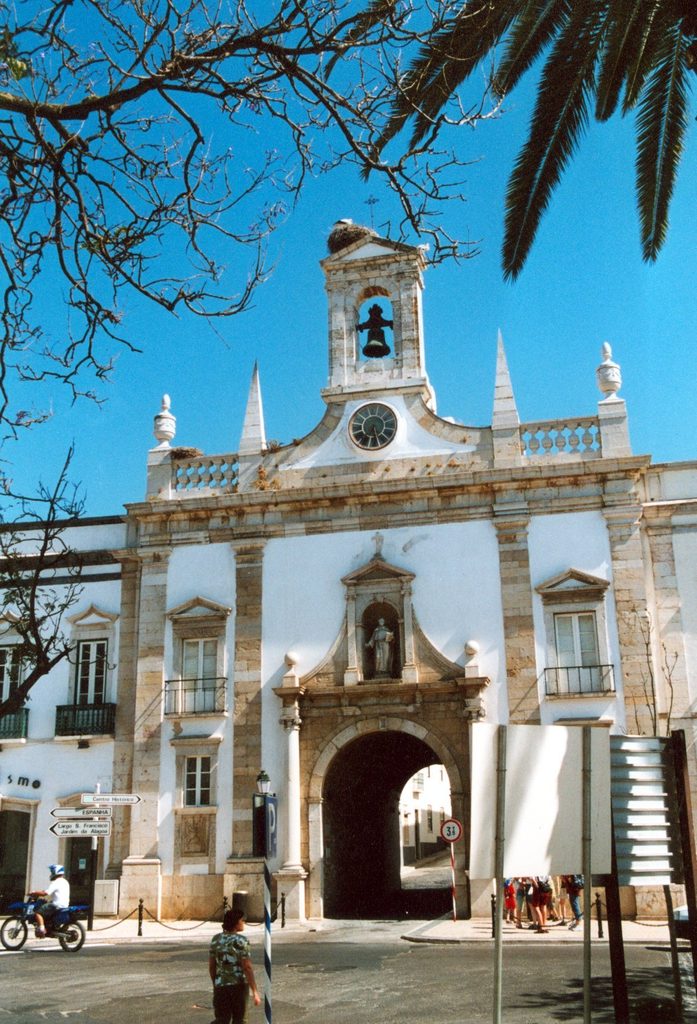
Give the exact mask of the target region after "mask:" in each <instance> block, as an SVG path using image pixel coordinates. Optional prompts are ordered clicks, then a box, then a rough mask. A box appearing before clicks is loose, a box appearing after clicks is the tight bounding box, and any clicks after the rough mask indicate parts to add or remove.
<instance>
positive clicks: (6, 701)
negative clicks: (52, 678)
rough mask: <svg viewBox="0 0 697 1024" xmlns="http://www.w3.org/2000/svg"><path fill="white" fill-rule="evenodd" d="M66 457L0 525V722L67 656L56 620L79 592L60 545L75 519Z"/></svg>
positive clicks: (77, 571) (72, 559)
mask: <svg viewBox="0 0 697 1024" xmlns="http://www.w3.org/2000/svg"><path fill="white" fill-rule="evenodd" d="M72 454H73V453H72V449H71V450H70V451H69V452H68V455H67V457H66V460H65V462H64V464H63V468H62V470H61V472H60V474H59V476H58V480H57V482H56V484H55V485H54V486H53V487H50V488H49V487H45V486H44V485H39V489H38V493H37V495H36V496H34V497H32V498H20V499H18V500H17V503H16V508H15V511H16V513H17V521H14V522H12V521H8V519H7V518H3V520H2V525H0V594H1V596H2V612H1V613H0V653H1V654H2V665H0V668H2V670H3V674H4V682H5V688H4V693H3V694H2V697H3V699H2V700H0V718H2V717H4V716H5V715H9V714H13V713H14V712H17V711H19V710H21V708H23V707H24V705H25V703H26V701H27V698H28V697H29V694H30V691H31V690H32V688H33V687H34V686H35V685H36V683H38V682H39V680H40V679H42V678H43V677H44V676H46V675H47V674H48V673H49V672H50V671H51V670H52V669H53V668H54V666H56V665H57V664H58V663H59V662H61V661H63V659H64V658H67V657H68V656H69V655H70V651H71V649H72V645H71V642H70V638H69V636H68V634H67V633H66V632H65V631H64V618H65V614H66V612H67V611H68V610H69V609H70V608H71V607H72V605H74V603H75V601H76V600H77V598H78V596H79V595H80V593H81V591H82V585H81V582H80V577H81V572H82V564H81V561H80V557H79V554H78V553H77V552H76V551H74V550H72V549H71V548H70V546H69V545H68V543H67V541H66V528H67V527H68V526H69V524H70V522H71V521H74V520H76V519H77V518H78V517H79V515H80V514H81V512H82V501H81V499H80V496H79V494H78V492H77V489H76V488H75V486H74V485H72V484H70V483H69V479H68V473H69V467H70V462H71V459H72Z"/></svg>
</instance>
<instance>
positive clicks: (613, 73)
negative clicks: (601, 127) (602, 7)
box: [595, 0, 646, 121]
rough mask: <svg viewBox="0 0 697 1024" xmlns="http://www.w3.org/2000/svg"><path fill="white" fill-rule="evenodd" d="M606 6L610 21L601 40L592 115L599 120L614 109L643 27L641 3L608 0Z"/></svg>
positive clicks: (606, 116) (605, 119) (630, 0)
mask: <svg viewBox="0 0 697 1024" xmlns="http://www.w3.org/2000/svg"><path fill="white" fill-rule="evenodd" d="M610 6H611V9H612V10H611V15H612V23H611V25H610V28H609V30H608V32H607V36H606V39H605V45H604V47H603V52H602V57H601V61H600V69H599V71H598V82H597V87H596V103H595V116H596V118H597V119H598V120H599V121H607V120H608V119H609V118H610V117H611V116H612V115H613V114H614V112H615V110H616V109H617V104H618V102H619V97H620V92H621V90H622V86H623V84H624V83H625V81H626V79H627V75H628V73H629V69H630V68H631V67H632V66H633V61H634V58H635V55H636V53H637V49H638V48H639V47H640V46H641V43H642V39H643V29H644V14H645V6H646V5H645V4H644V5H642V4H637V2H636V0H611V4H610Z"/></svg>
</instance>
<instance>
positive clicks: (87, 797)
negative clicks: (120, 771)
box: [80, 793, 140, 807]
mask: <svg viewBox="0 0 697 1024" xmlns="http://www.w3.org/2000/svg"><path fill="white" fill-rule="evenodd" d="M80 802H81V803H83V804H94V805H96V806H97V807H103V806H105V805H106V806H112V807H114V806H122V805H124V804H139V803H140V797H139V796H138V794H137V793H82V794H81V795H80Z"/></svg>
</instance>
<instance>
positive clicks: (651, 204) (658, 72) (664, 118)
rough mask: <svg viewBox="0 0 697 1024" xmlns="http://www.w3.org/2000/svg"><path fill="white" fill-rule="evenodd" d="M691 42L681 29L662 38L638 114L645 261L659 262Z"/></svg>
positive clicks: (683, 119)
mask: <svg viewBox="0 0 697 1024" xmlns="http://www.w3.org/2000/svg"><path fill="white" fill-rule="evenodd" d="M688 42H689V40H687V39H686V38H685V37H684V36H683V34H682V32H681V31H680V28H679V27H674V28H673V30H672V32H670V33H667V34H666V35H665V36H664V39H663V43H662V46H661V48H660V50H659V51H658V53H657V55H656V57H657V60H656V65H655V70H654V72H653V74H652V75H651V77H650V78H649V80H648V82H647V84H646V88H645V90H644V93H643V94H642V97H641V100H640V103H639V109H638V113H637V161H636V191H637V201H638V205H639V220H640V225H641V246H642V253H643V257H644V259H645V260H655V259H656V257H657V255H658V253H659V251H660V249H661V246H662V245H663V242H664V240H665V236H666V231H667V229H668V209H669V206H670V200H671V197H672V195H673V188H674V185H675V177H676V173H677V168H678V164H679V162H680V157H681V155H682V149H683V140H684V138H685V133H686V131H687V124H688V104H687V82H686V77H687V64H686V53H687V46H688Z"/></svg>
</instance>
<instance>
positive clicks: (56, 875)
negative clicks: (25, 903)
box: [34, 864, 70, 939]
mask: <svg viewBox="0 0 697 1024" xmlns="http://www.w3.org/2000/svg"><path fill="white" fill-rule="evenodd" d="M48 870H49V872H50V874H51V882H50V884H49V886H48V888H47V889H45V890H42V891H40V892H36V893H34V895H35V896H41V897H42V898H43V900H44V902H43V903H39V904H38V905H37V907H36V909H35V910H34V917H35V919H36V937H37V939H43V938H44V937H45V935H46V925H47V924H48V925H50V924H51V921H52V919H53V918H54V917H55V915H56V912H57V911H59V910H64V909H65V908H66V907H68V906H70V883H69V882H68V879H67V878H66V877H65V868H64V867H63V865H62V864H49V866H48Z"/></svg>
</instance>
